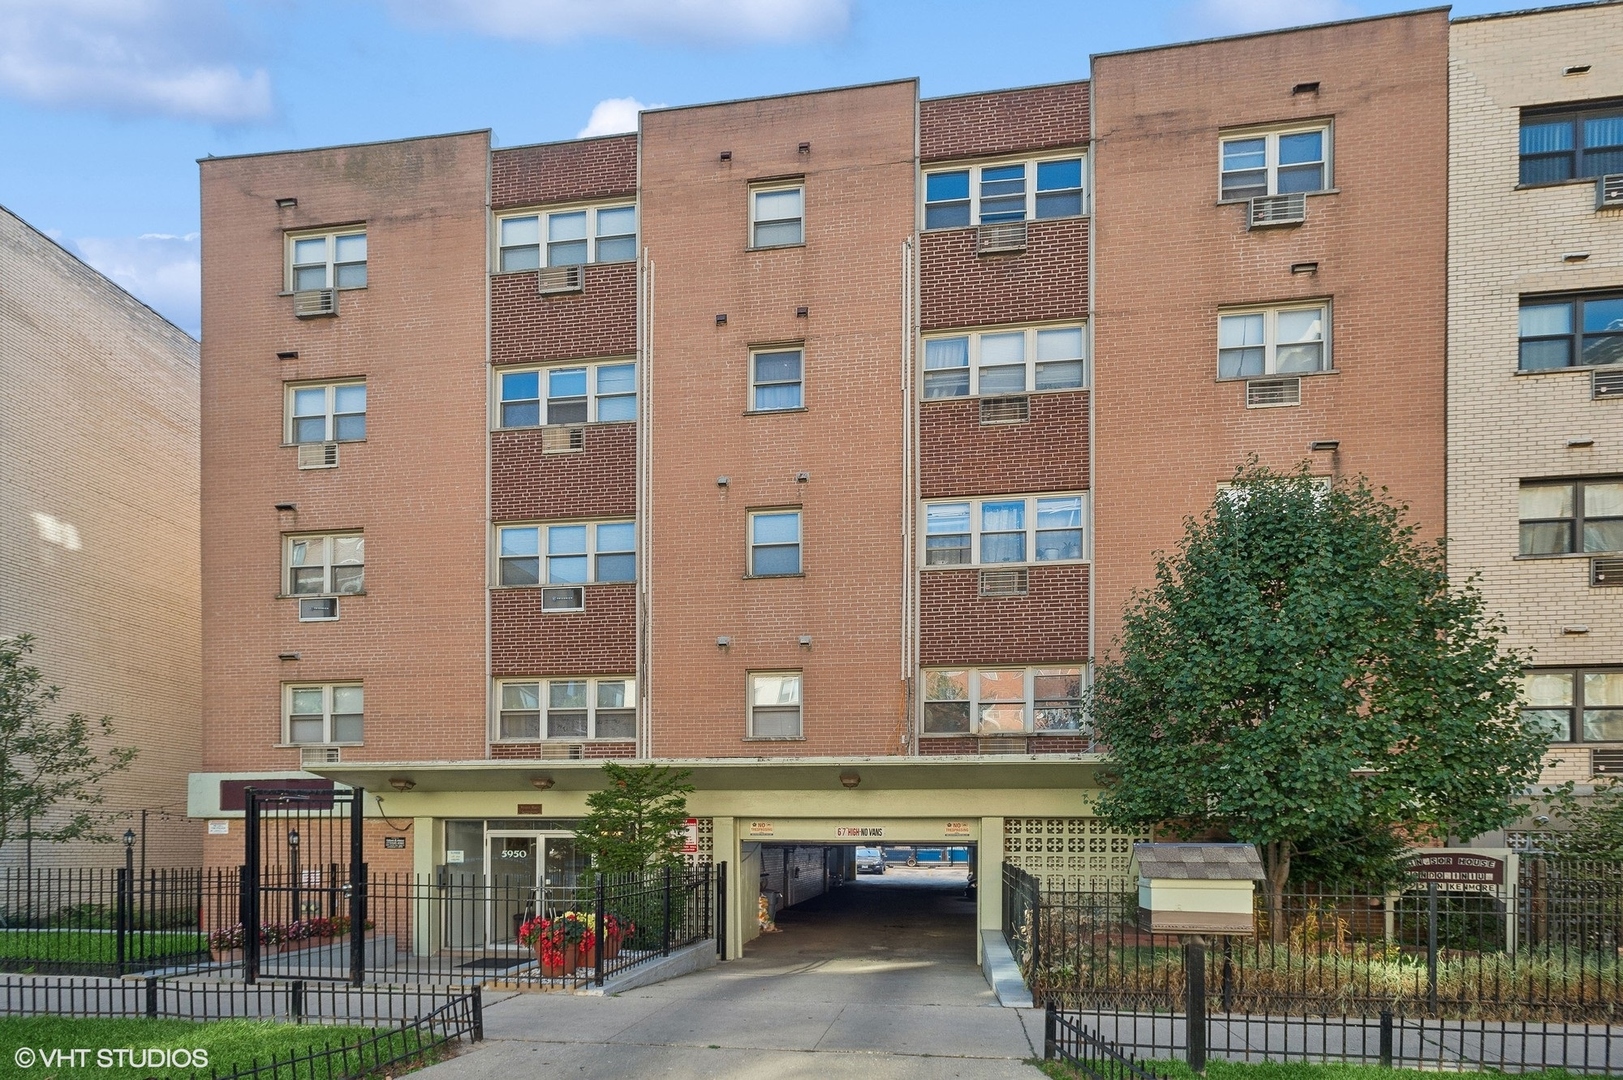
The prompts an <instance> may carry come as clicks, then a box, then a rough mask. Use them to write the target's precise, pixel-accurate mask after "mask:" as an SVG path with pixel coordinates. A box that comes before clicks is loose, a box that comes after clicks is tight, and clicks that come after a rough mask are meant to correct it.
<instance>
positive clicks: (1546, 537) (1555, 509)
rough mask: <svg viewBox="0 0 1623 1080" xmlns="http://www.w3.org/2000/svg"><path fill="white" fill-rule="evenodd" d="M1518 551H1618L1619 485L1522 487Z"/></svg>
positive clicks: (1621, 525)
mask: <svg viewBox="0 0 1623 1080" xmlns="http://www.w3.org/2000/svg"><path fill="white" fill-rule="evenodd" d="M1521 533H1522V542H1521V553H1522V554H1523V555H1567V554H1571V553H1576V552H1586V553H1587V552H1610V551H1623V481H1619V480H1603V481H1596V480H1584V481H1579V482H1577V483H1562V484H1523V485H1522V489H1521Z"/></svg>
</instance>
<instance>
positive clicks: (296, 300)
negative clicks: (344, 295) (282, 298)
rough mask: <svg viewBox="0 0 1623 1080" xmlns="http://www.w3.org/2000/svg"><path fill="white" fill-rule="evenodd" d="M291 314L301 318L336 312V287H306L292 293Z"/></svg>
mask: <svg viewBox="0 0 1623 1080" xmlns="http://www.w3.org/2000/svg"><path fill="white" fill-rule="evenodd" d="M293 314H295V315H297V316H298V317H299V318H301V319H310V318H314V317H315V316H317V315H336V314H338V290H337V289H306V290H304V291H303V292H296V293H294V294H293Z"/></svg>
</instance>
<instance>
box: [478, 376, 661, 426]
mask: <svg viewBox="0 0 1623 1080" xmlns="http://www.w3.org/2000/svg"><path fill="white" fill-rule="evenodd" d="M496 379H497V391H496V393H497V398H498V402H497V406H498V409H499V414H498V416H497V418H496V423H497V426H498V427H504V428H518V427H538V426H540V425H542V424H589V423H599V424H608V423H614V422H616V421H621V420H635V419H636V418H637V365H636V364H635V363H633V362H632V361H629V360H611V361H603V362H600V363H591V364H570V365H568V366H565V367H547V368H518V369H511V370H510V369H506V368H504V369H502V370H500V371H499V372H498V373H497V375H496Z"/></svg>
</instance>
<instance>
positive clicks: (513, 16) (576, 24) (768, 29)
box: [390, 0, 853, 45]
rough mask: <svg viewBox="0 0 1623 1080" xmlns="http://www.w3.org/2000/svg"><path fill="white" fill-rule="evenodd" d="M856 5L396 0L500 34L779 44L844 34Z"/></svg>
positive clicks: (773, 0)
mask: <svg viewBox="0 0 1623 1080" xmlns="http://www.w3.org/2000/svg"><path fill="white" fill-rule="evenodd" d="M852 3H853V0H592V2H587V0H390V6H391V7H392V8H393V9H394V11H395V12H396V14H398V15H399V16H400V17H402V18H404V19H406V20H408V21H411V22H415V23H418V24H426V25H432V26H440V27H443V26H452V27H458V28H461V29H466V30H471V31H473V32H475V33H480V34H488V35H491V36H494V37H504V38H517V39H520V40H524V41H541V42H548V43H554V42H560V41H571V40H574V39H576V38H584V37H616V38H636V39H638V40H642V41H652V42H666V41H671V40H677V41H682V42H686V43H689V44H695V43H697V44H710V45H716V44H722V45H732V44H746V43H761V42H764V43H771V44H780V43H783V42H790V41H805V40H807V39H813V38H829V37H838V36H839V35H841V34H843V33H844V32H845V30H846V28H847V27H848V26H849V25H850V23H851V5H852Z"/></svg>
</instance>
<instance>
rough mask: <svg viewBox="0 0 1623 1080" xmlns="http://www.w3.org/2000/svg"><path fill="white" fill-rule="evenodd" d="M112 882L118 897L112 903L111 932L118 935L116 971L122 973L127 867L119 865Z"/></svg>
mask: <svg viewBox="0 0 1623 1080" xmlns="http://www.w3.org/2000/svg"><path fill="white" fill-rule="evenodd" d="M102 880H103V881H106V880H107V879H106V878H102ZM113 884H114V886H115V887H116V888H117V890H118V899H117V902H116V903H115V904H114V915H113V932H114V933H115V934H117V935H118V973H119V974H120V975H123V974H124V963H125V957H126V955H127V953H126V943H125V940H124V939H125V938H126V937H127V936H128V935H129V932H130V908H129V901H128V897H129V890H130V871H129V869H128V868H127V867H123V866H120V867H119V868H118V876H117V877H116V878H115V879H114V882H113Z"/></svg>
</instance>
